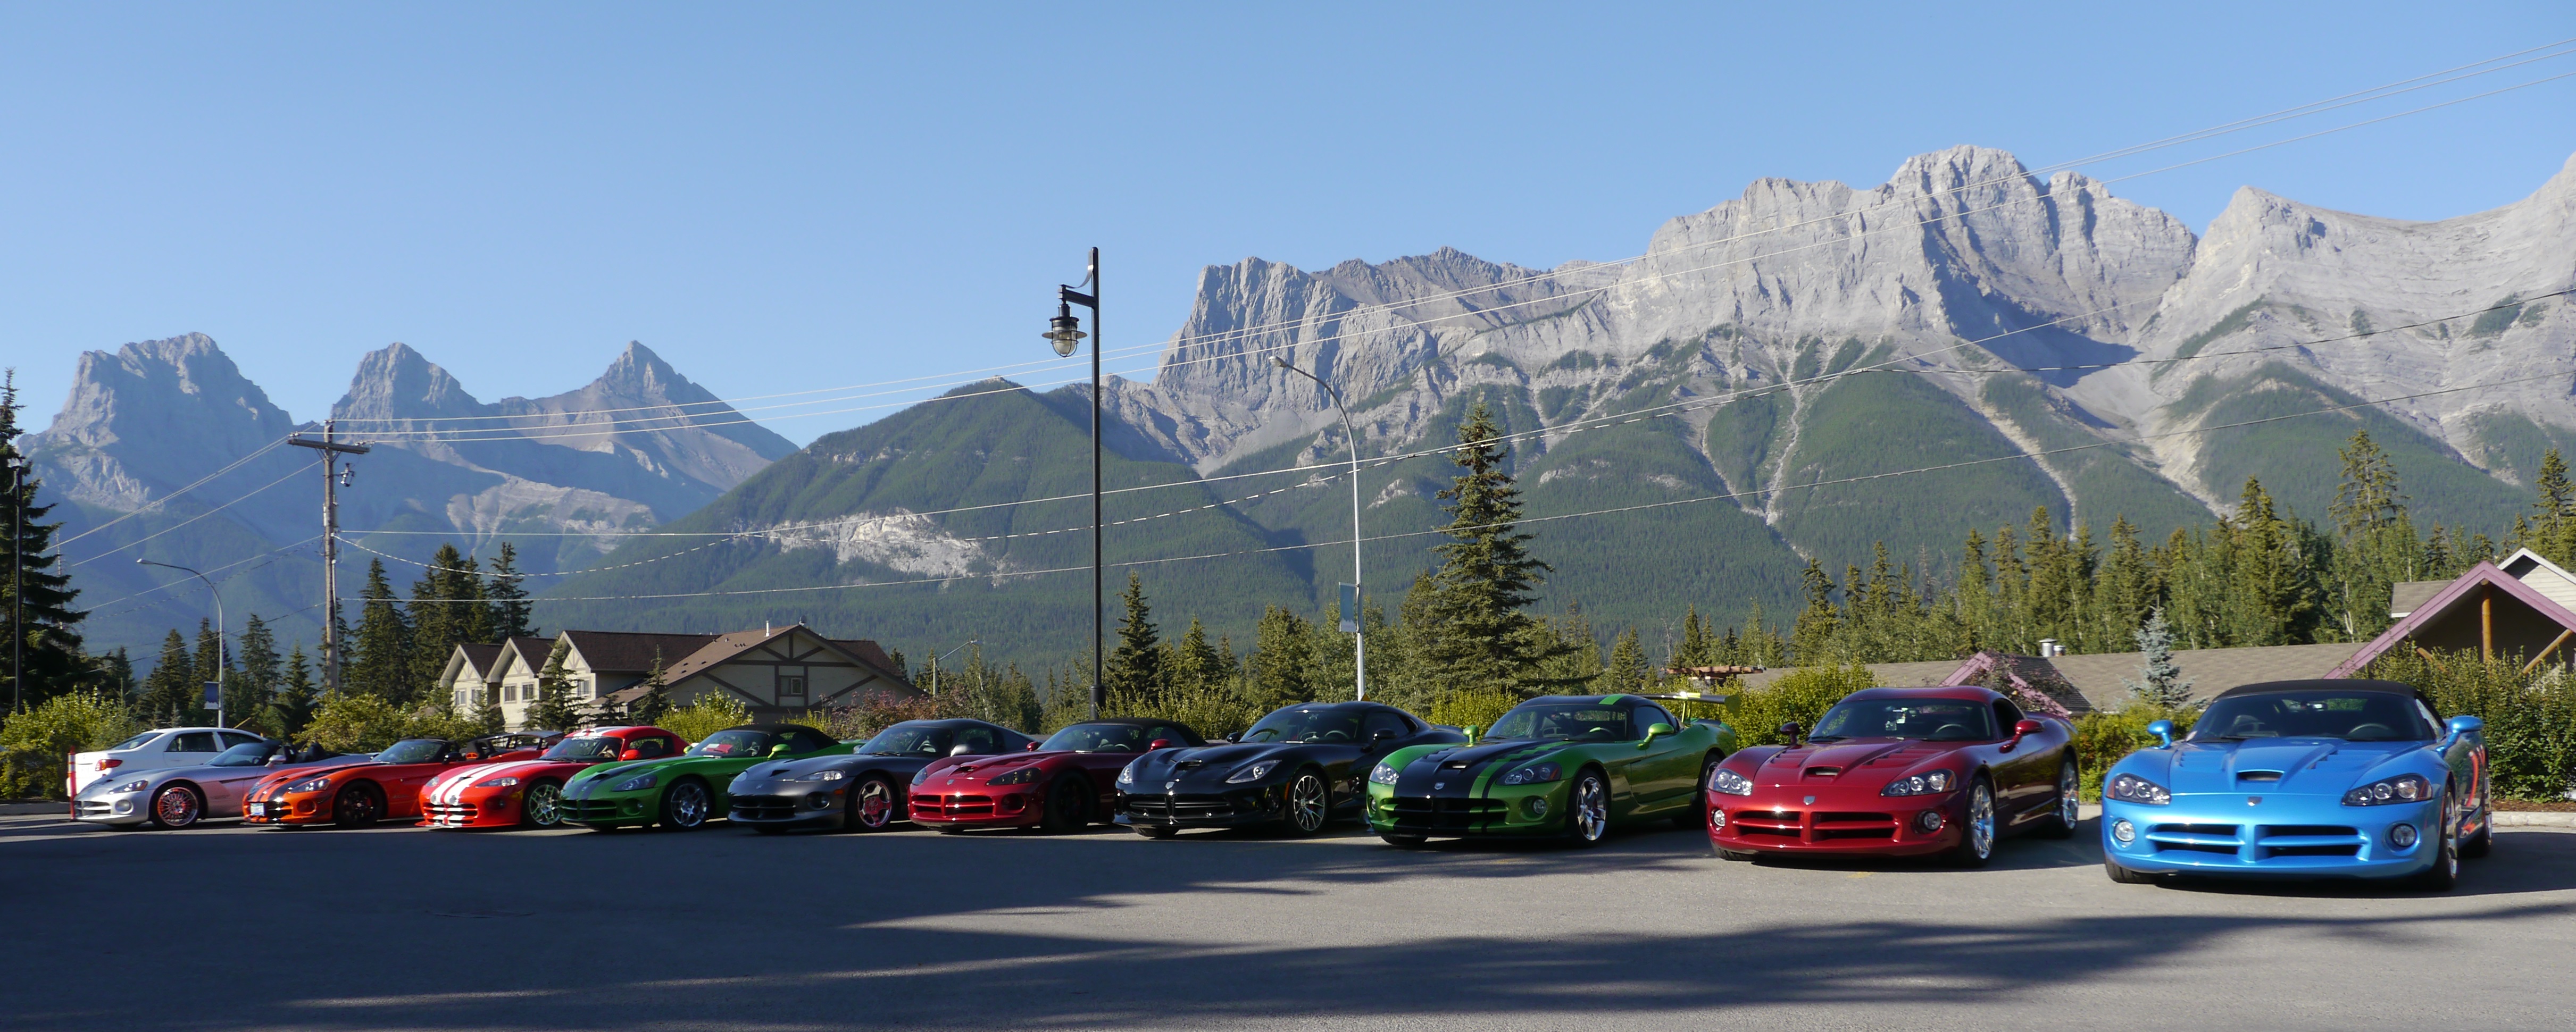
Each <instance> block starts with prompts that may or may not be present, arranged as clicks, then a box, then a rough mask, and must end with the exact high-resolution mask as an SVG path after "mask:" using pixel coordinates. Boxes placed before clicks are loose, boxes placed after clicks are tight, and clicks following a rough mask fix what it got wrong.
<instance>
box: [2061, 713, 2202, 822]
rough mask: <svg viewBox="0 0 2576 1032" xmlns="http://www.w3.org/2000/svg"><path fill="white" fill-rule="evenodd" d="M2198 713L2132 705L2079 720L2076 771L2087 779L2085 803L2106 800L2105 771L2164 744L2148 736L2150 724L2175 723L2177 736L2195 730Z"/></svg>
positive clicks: (2076, 729) (2076, 731)
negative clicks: (2103, 793) (2104, 789)
mask: <svg viewBox="0 0 2576 1032" xmlns="http://www.w3.org/2000/svg"><path fill="white" fill-rule="evenodd" d="M2197 716H2199V712H2198V711H2197V710H2160V709H2156V708H2155V707H2152V706H2131V707H2129V708H2128V709H2124V710H2118V711H2115V712H2093V713H2087V714H2085V715H2084V716H2083V717H2081V718H2079V719H2077V720H2076V721H2075V769H2076V771H2077V772H2078V773H2079V774H2080V775H2081V776H2082V777H2083V782H2082V785H2083V791H2082V793H2081V795H2082V796H2083V798H2084V801H2085V802H2088V803H2098V802H2101V801H2102V772H2103V771H2105V770H2108V769H2110V767H2111V765H2112V764H2114V763H2118V762H2120V758H2121V757H2123V756H2127V755H2129V754H2130V753H2133V752H2136V751H2138V750H2140V749H2144V748H2147V747H2148V746H2151V745H2158V744H2161V743H2160V742H2159V741H2158V739H2157V738H2156V736H2154V735H2151V734H2148V733H2147V725H2149V724H2152V723H2155V722H2156V721H2159V720H2170V721H2173V722H2174V737H2176V738H2180V737H2182V736H2183V735H2185V734H2188V733H2189V732H2190V731H2191V722H2192V720H2193V718H2195V717H2197Z"/></svg>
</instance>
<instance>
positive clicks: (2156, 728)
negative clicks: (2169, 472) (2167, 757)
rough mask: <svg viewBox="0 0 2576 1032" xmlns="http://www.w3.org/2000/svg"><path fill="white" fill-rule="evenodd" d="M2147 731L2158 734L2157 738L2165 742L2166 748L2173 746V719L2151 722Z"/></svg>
mask: <svg viewBox="0 0 2576 1032" xmlns="http://www.w3.org/2000/svg"><path fill="white" fill-rule="evenodd" d="M2147 733H2148V734H2151V735H2154V736H2156V740H2157V741H2160V742H2163V743H2164V747H2165V748H2167V749H2171V748H2173V721H2170V720H2159V721H2156V722H2155V723H2153V724H2149V725H2147Z"/></svg>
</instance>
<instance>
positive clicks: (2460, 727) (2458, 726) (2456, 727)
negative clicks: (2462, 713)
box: [2443, 717, 2487, 738]
mask: <svg viewBox="0 0 2576 1032" xmlns="http://www.w3.org/2000/svg"><path fill="white" fill-rule="evenodd" d="M2443 724H2444V726H2447V727H2449V728H2450V729H2451V737H2453V738H2458V737H2460V736H2461V735H2465V734H2468V733H2469V732H2471V731H2483V730H2485V729H2486V726H2487V722H2486V721H2484V720H2480V719H2478V718H2476V717H2452V718H2451V719H2449V720H2447V721H2444V722H2443Z"/></svg>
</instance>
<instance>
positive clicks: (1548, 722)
mask: <svg viewBox="0 0 2576 1032" xmlns="http://www.w3.org/2000/svg"><path fill="white" fill-rule="evenodd" d="M1485 737H1486V738H1487V739H1489V740H1490V739H1496V738H1579V739H1584V740H1586V741H1594V742H1624V741H1627V740H1629V739H1631V738H1635V737H1637V736H1636V735H1635V734H1632V733H1630V731H1629V721H1628V711H1627V710H1626V709H1623V708H1621V707H1618V706H1604V705H1602V704H1600V703H1597V702H1525V703H1522V704H1520V705H1518V706H1515V707H1513V708H1512V711H1511V712H1509V713H1505V714H1503V716H1502V719H1500V720H1496V721H1494V729H1493V730H1491V731H1487V732H1485Z"/></svg>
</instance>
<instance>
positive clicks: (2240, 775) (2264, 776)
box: [2236, 770, 2281, 781]
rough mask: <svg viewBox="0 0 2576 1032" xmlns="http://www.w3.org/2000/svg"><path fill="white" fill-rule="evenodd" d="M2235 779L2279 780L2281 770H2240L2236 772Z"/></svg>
mask: <svg viewBox="0 0 2576 1032" xmlns="http://www.w3.org/2000/svg"><path fill="white" fill-rule="evenodd" d="M2236 780H2238V781H2279V780H2281V772H2280V771H2277V770H2240V771H2237V772H2236Z"/></svg>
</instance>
